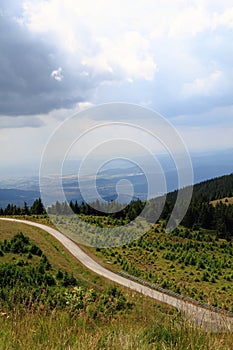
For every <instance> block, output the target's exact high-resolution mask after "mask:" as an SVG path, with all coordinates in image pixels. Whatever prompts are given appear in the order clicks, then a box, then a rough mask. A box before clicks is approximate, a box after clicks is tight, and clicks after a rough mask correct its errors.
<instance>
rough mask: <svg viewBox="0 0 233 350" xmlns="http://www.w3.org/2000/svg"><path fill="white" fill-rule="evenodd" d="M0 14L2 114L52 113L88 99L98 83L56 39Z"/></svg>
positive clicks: (0, 92) (0, 102)
mask: <svg viewBox="0 0 233 350" xmlns="http://www.w3.org/2000/svg"><path fill="white" fill-rule="evenodd" d="M0 13H1V15H0V114H1V115H11V116H17V115H34V114H42V113H48V112H49V111H51V110H53V109H59V108H70V107H72V106H73V105H74V104H75V103H77V102H80V101H83V100H84V99H86V97H87V94H88V91H89V89H91V88H93V86H94V82H93V80H90V78H89V77H86V76H82V75H81V74H80V72H81V69H82V67H81V66H79V65H78V64H77V65H76V67H75V69H73V71H72V67H70V66H68V65H67V64H66V61H65V60H64V57H63V55H62V54H61V52H59V50H58V49H57V47H56V45H55V44H54V43H53V42H52V40H51V41H50V42H49V38H48V37H47V38H46V41H45V40H44V38H43V37H42V36H40V37H39V36H36V35H35V34H32V33H30V32H29V31H28V29H27V28H25V27H24V26H23V25H22V24H20V23H18V22H16V21H15V20H14V19H12V17H11V16H9V15H8V14H7V12H6V11H5V10H3V9H2V11H1V12H0ZM76 63H77V62H76ZM59 67H61V68H60V73H59V71H58V73H56V71H57V70H59ZM52 72H54V73H53V74H52ZM59 74H60V75H59ZM59 76H60V78H61V79H59Z"/></svg>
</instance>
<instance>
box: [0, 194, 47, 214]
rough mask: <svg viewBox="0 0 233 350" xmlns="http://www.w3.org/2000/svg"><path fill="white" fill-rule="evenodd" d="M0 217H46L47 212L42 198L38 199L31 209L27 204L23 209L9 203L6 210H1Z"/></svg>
mask: <svg viewBox="0 0 233 350" xmlns="http://www.w3.org/2000/svg"><path fill="white" fill-rule="evenodd" d="M0 215H6V216H8V215H10V216H11V215H46V210H45V207H44V205H43V203H42V201H41V198H38V199H36V200H35V201H34V202H33V204H32V206H31V207H29V206H28V204H27V203H26V202H24V205H23V207H20V206H16V205H14V204H10V203H9V204H8V205H7V206H6V208H5V209H3V208H0Z"/></svg>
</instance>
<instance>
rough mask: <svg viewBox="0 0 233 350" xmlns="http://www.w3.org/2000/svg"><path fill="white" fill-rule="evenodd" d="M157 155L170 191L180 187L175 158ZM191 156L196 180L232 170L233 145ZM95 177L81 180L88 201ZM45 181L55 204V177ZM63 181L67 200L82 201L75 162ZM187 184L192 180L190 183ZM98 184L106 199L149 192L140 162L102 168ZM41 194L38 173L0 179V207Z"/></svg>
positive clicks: (124, 199)
mask: <svg viewBox="0 0 233 350" xmlns="http://www.w3.org/2000/svg"><path fill="white" fill-rule="evenodd" d="M158 159H159V162H160V164H161V167H162V169H163V172H164V175H165V179H166V183H167V192H171V191H173V190H175V189H177V188H178V176H177V171H176V168H175V165H174V162H173V161H172V159H171V158H169V157H168V156H165V155H159V156H158ZM191 159H192V163H193V170H194V183H199V182H201V181H204V180H207V179H211V178H215V177H218V176H221V175H225V174H230V173H232V172H233V150H232V149H230V150H226V151H224V152H223V151H221V152H220V151H215V152H209V153H196V154H192V155H191ZM146 161H147V160H146V159H144V163H146ZM139 164H140V162H139ZM74 169H77V163H75V162H74ZM74 173H75V172H74ZM74 173H73V174H74ZM157 175H158V174H153V176H154V177H155V181H156V178H157ZM93 178H95V176H94V175H92V174H90V175H87V176H84V177H83V178H82V179H81V182H80V184H81V185H82V190H83V191H85V194H86V195H87V197H88V201H90V202H91V201H94V200H95V199H96V198H95V197H93V194H92V187H93ZM121 180H127V181H128V182H122V181H121ZM46 181H48V184H49V189H50V192H51V204H52V203H53V202H54V201H56V199H58V200H59V198H56V193H55V191H54V190H53V177H52V176H51V177H49V178H48V179H46ZM119 181H120V182H119ZM62 182H63V189H64V192H65V194H66V198H67V200H68V201H70V200H73V201H74V200H78V202H81V201H82V196H81V191H80V186H79V184H78V178H77V176H75V175H72V162H69V175H65V174H64V176H63V178H62ZM128 183H131V184H132V188H133V193H131V192H130V191H129V189H130V188H129V185H128ZM117 184H118V185H119V188H118V189H120V190H121V192H122V195H121V196H120V198H118V193H117V191H116V188H117ZM186 185H189V184H188V183H187V184H186ZM96 188H97V191H98V192H99V194H100V196H101V197H102V198H103V199H104V200H106V201H111V200H115V199H118V200H119V201H120V202H129V201H130V200H131V199H136V198H140V199H142V200H144V199H145V198H147V192H148V189H147V180H146V176H145V174H143V172H142V169H140V168H139V167H138V166H129V167H114V168H113V167H112V168H111V167H109V168H107V169H103V170H102V171H100V172H99V173H98V175H97V178H96ZM153 195H154V196H157V195H161V193H154V194H153ZM38 197H40V191H39V180H38V178H36V177H30V178H26V177H25V178H24V177H21V178H5V179H4V180H1V181H0V207H3V208H4V207H5V206H6V205H7V204H8V203H13V204H16V205H20V206H22V205H23V203H24V201H26V202H27V203H28V204H29V205H31V204H32V203H33V201H34V200H35V199H36V198H38ZM152 197H153V196H152Z"/></svg>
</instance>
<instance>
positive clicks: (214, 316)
mask: <svg viewBox="0 0 233 350" xmlns="http://www.w3.org/2000/svg"><path fill="white" fill-rule="evenodd" d="M0 220H6V221H14V222H20V223H24V224H26V225H31V226H35V227H39V228H40V229H42V230H44V231H46V232H48V233H49V234H51V235H52V236H53V237H55V238H56V239H57V240H58V241H59V242H61V243H62V245H63V246H64V247H65V248H67V249H68V250H69V251H70V253H71V254H72V255H73V256H74V257H75V258H77V259H78V260H79V261H80V262H81V263H82V264H83V265H84V266H86V267H87V268H88V269H90V270H92V271H94V272H95V273H97V274H99V275H101V276H103V277H105V278H108V279H109V280H111V281H113V282H115V283H118V284H120V285H122V286H124V287H127V288H130V289H132V290H134V291H137V292H139V293H141V294H144V295H146V296H149V297H151V298H153V299H156V300H158V301H161V302H163V303H166V304H168V305H171V306H174V307H175V308H177V309H178V310H179V311H181V312H182V314H183V315H184V316H185V317H186V318H188V319H189V320H190V321H192V322H194V323H195V324H197V325H198V326H202V327H204V328H205V329H208V330H212V331H227V330H230V331H233V317H230V316H226V315H223V314H222V313H217V312H214V311H212V310H208V309H205V308H203V307H201V306H199V305H194V304H192V303H190V302H187V301H184V300H181V299H178V298H175V297H173V296H170V295H167V294H164V293H162V292H158V291H156V290H154V289H151V288H149V287H146V286H143V285H141V284H139V283H137V282H134V281H131V280H128V279H127V278H124V277H122V276H119V275H117V274H115V273H113V272H111V271H109V270H108V269H106V268H104V267H103V266H101V265H99V264H98V263H97V262H96V261H95V260H93V259H92V258H91V257H90V256H89V255H88V254H86V253H85V252H84V251H83V250H82V249H80V248H79V246H78V245H77V244H76V243H74V242H73V241H72V240H71V239H69V238H68V237H66V236H65V235H64V234H62V233H61V232H59V231H57V230H55V229H53V228H51V227H49V226H46V225H43V224H39V223H36V222H32V221H26V220H18V219H8V218H0Z"/></svg>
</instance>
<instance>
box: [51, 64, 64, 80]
mask: <svg viewBox="0 0 233 350" xmlns="http://www.w3.org/2000/svg"><path fill="white" fill-rule="evenodd" d="M51 77H52V78H54V79H55V80H57V81H62V79H63V78H64V76H63V74H62V68H61V67H59V68H58V69H55V70H53V71H52V73H51Z"/></svg>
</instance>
